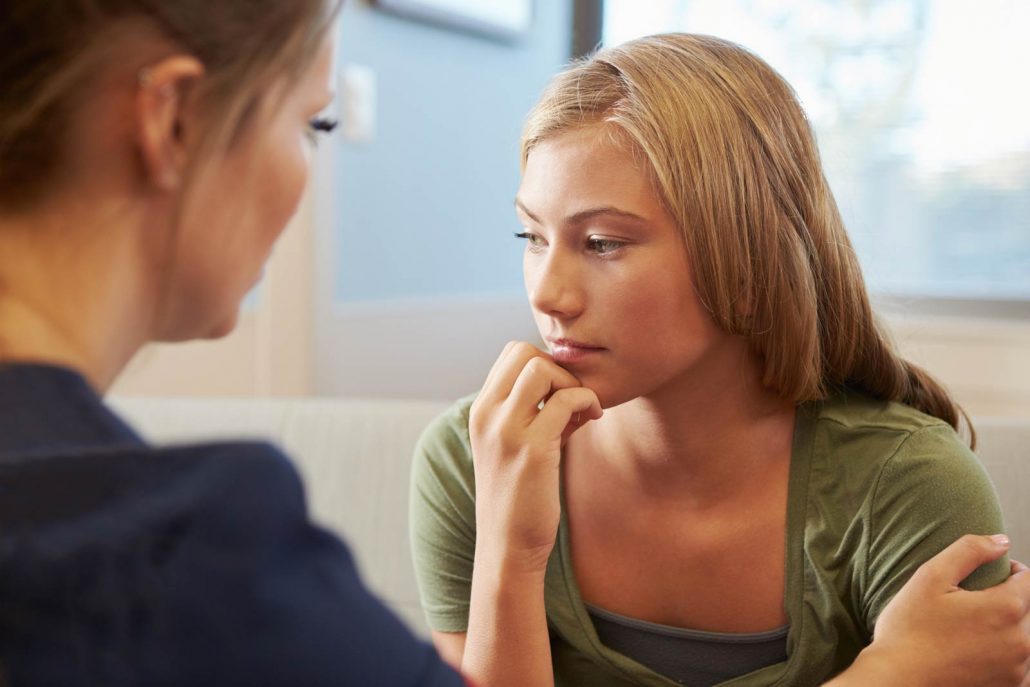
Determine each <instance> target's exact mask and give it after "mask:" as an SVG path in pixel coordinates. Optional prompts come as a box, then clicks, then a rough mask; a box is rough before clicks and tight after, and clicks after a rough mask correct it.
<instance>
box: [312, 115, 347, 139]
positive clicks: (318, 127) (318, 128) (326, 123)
mask: <svg viewBox="0 0 1030 687" xmlns="http://www.w3.org/2000/svg"><path fill="white" fill-rule="evenodd" d="M339 125H340V122H339V121H338V120H336V119H331V118H329V117H315V118H314V119H312V120H311V121H310V122H308V137H309V138H311V140H312V141H317V140H318V136H319V134H331V133H332V132H333V131H335V130H336V127H337V126H339Z"/></svg>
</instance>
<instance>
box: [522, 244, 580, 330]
mask: <svg viewBox="0 0 1030 687" xmlns="http://www.w3.org/2000/svg"><path fill="white" fill-rule="evenodd" d="M576 272H577V270H576V268H575V266H574V265H572V264H571V263H570V261H569V260H567V259H564V258H562V257H561V255H560V254H558V253H556V252H552V253H551V254H550V255H548V256H547V257H546V258H545V259H543V260H541V261H540V262H538V263H536V264H535V265H532V266H529V265H527V269H526V288H527V289H528V291H529V302H530V304H531V305H532V306H533V308H534V309H535V310H537V311H538V312H541V313H544V314H546V315H550V316H552V317H562V318H568V317H575V316H576V315H579V314H580V313H581V312H582V310H583V301H584V297H583V296H584V294H583V289H582V285H581V282H580V276H579V275H578V274H577V273H576Z"/></svg>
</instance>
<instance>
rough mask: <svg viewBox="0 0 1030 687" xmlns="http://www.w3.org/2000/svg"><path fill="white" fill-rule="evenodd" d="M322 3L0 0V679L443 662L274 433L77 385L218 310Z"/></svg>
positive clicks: (380, 678) (396, 668)
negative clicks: (251, 435) (231, 430)
mask: <svg viewBox="0 0 1030 687" xmlns="http://www.w3.org/2000/svg"><path fill="white" fill-rule="evenodd" d="M335 5H336V3H335V2H331V1H330V0H215V1H213V2H212V1H209V2H185V1H177V2H165V1H163V0H47V1H46V2H39V0H7V1H6V2H5V3H4V9H3V12H2V13H0V44H2V45H3V46H4V49H3V51H2V52H0V92H2V94H3V97H2V98H0V684H4V685H11V686H12V687H17V686H19V685H48V686H51V685H112V686H114V685H297V686H301V685H360V686H362V687H365V686H367V685H376V684H380V685H404V686H415V685H434V686H436V685H439V686H440V687H443V686H448V687H457V686H458V685H461V684H463V681H462V679H461V678H460V677H459V676H458V674H457V673H455V672H454V671H453V670H451V669H450V668H448V667H447V666H446V665H445V664H443V663H442V662H441V661H440V659H439V658H438V656H437V654H436V652H434V651H433V650H432V647H430V646H429V645H428V644H425V643H423V642H420V641H417V640H416V639H415V638H414V637H413V636H412V635H411V634H410V633H409V632H408V631H407V630H406V629H405V628H404V627H403V626H402V625H401V623H400V622H399V621H398V620H397V619H396V618H395V617H394V616H393V615H392V614H390V613H389V612H388V611H387V610H386V609H385V608H384V607H383V606H382V605H381V604H380V603H379V602H378V601H376V600H375V599H374V598H373V597H372V596H371V595H370V594H369V593H368V592H367V591H366V590H365V588H364V587H363V586H362V585H361V583H360V581H359V580H358V577H357V573H356V571H355V568H354V565H353V563H352V560H351V558H350V556H349V554H348V553H347V550H346V548H345V547H343V546H342V545H341V544H340V542H339V541H337V540H336V539H335V538H333V537H332V536H330V535H329V534H327V533H325V532H323V531H321V530H320V529H318V528H316V527H315V526H313V525H312V524H311V523H310V521H309V520H308V517H307V513H306V508H305V503H304V498H303V493H302V489H301V486H300V482H299V479H298V476H297V474H296V471H295V470H294V469H293V467H292V466H291V465H290V463H289V462H288V461H287V460H286V458H285V457H284V456H282V454H280V453H279V452H278V451H277V450H275V449H274V448H273V447H271V446H268V445H264V444H257V443H254V444H243V443H236V444H220V445H207V446H186V447H179V448H175V449H160V448H154V447H151V446H148V445H147V444H146V443H144V441H143V440H142V439H141V438H140V437H139V436H138V435H137V434H135V433H134V432H133V431H132V430H131V429H130V428H128V427H127V426H125V425H124V424H123V423H122V422H121V421H120V420H119V419H118V418H117V417H115V416H114V415H113V414H112V413H111V412H110V411H109V410H108V409H107V408H106V407H105V406H104V404H103V402H102V401H101V399H100V398H99V396H98V394H100V393H102V392H103V391H104V390H105V389H107V387H108V386H109V385H110V384H111V381H112V380H113V379H114V377H115V376H116V375H117V374H118V372H119V370H121V369H122V367H123V366H124V365H125V364H126V362H127V361H128V360H129V358H131V357H132V355H133V354H134V353H135V352H136V351H137V350H138V349H139V348H140V346H142V345H143V344H144V343H146V342H148V341H155V340H160V341H176V340H182V339H193V338H206V337H213V336H220V335H222V334H225V333H226V332H228V331H229V330H231V329H232V327H233V323H234V322H235V319H236V312H237V308H238V306H239V303H240V300H241V299H242V298H243V296H244V294H245V293H246V292H247V291H248V290H249V289H250V288H251V286H252V285H253V284H254V282H255V281H256V280H257V279H258V276H259V274H260V272H261V266H262V264H263V263H264V262H265V260H266V258H267V257H268V253H269V251H270V249H271V247H272V244H273V243H274V241H275V240H276V238H277V237H278V236H279V233H280V232H281V231H282V229H283V227H284V226H285V224H286V222H287V220H288V219H289V217H290V215H292V214H293V212H294V209H295V208H296V206H297V203H298V201H299V200H300V196H301V192H302V190H303V188H304V184H305V180H306V178H307V174H308V160H309V157H310V154H311V146H312V138H313V137H314V136H315V135H316V134H317V133H318V132H319V130H321V129H324V128H328V126H329V125H328V124H327V123H326V122H324V121H322V120H320V119H319V116H318V115H319V112H320V111H321V110H323V109H324V108H325V107H326V105H328V103H329V101H330V98H331V96H332V93H331V79H330V73H331V70H330V63H331V60H332V44H331V40H330V37H329V36H330V31H329V27H330V22H331V20H332V17H333V15H334V14H335V12H336V9H335Z"/></svg>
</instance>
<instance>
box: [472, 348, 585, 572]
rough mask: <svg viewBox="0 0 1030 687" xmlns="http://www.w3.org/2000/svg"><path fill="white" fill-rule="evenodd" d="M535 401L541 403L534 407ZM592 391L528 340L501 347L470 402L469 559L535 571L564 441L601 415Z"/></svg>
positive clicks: (552, 513) (548, 531)
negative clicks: (472, 508) (472, 523)
mask: <svg viewBox="0 0 1030 687" xmlns="http://www.w3.org/2000/svg"><path fill="white" fill-rule="evenodd" d="M541 404H542V405H541ZM601 414H602V411H601V404H600V402H599V401H598V400H597V396H596V394H594V392H593V391H591V390H590V389H586V388H584V387H582V386H581V385H580V383H579V380H577V379H576V378H575V377H574V376H573V375H572V374H570V373H569V372H568V371H567V370H565V369H564V368H562V367H560V366H559V365H558V364H556V363H555V362H554V361H553V360H552V359H551V357H550V356H548V355H547V354H545V353H544V352H543V351H541V350H540V349H538V348H536V347H535V346H532V345H530V344H528V343H522V342H512V343H509V344H508V345H507V346H506V347H505V348H504V351H503V352H502V353H501V355H500V357H499V358H498V359H497V362H495V363H494V366H493V369H491V370H490V374H489V375H488V376H487V378H486V382H485V383H484V385H483V389H482V391H481V392H480V393H479V396H478V397H477V398H476V401H475V403H473V404H472V409H471V412H470V415H469V435H470V438H471V441H472V457H473V463H474V465H475V473H476V558H477V565H478V564H479V563H480V561H479V559H480V557H481V555H482V556H483V557H485V558H486V559H488V560H490V561H491V562H492V563H494V564H497V565H502V566H507V565H512V564H513V565H516V566H519V569H520V570H521V571H523V572H534V571H538V572H540V573H542V572H543V571H544V569H545V568H546V565H547V559H548V557H549V556H550V553H551V549H552V548H553V547H554V541H555V537H556V536H557V531H558V520H559V517H560V512H561V508H560V504H559V493H558V478H559V474H560V470H559V461H560V457H561V449H562V446H563V445H564V443H565V440H566V439H567V438H568V437H569V436H570V435H571V434H572V433H573V432H575V431H576V430H577V429H579V428H580V427H581V426H583V425H584V424H586V423H587V422H589V421H590V420H596V419H597V418H599V417H601Z"/></svg>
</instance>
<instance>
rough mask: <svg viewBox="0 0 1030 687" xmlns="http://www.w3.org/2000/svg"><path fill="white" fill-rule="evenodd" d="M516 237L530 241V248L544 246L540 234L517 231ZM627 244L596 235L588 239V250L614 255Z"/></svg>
mask: <svg viewBox="0 0 1030 687" xmlns="http://www.w3.org/2000/svg"><path fill="white" fill-rule="evenodd" d="M515 238H517V239H524V240H526V241H528V242H529V249H530V250H539V249H540V248H542V247H543V246H542V245H541V242H542V239H541V238H540V237H539V236H538V235H536V234H534V233H532V232H529V231H522V232H516V233H515ZM625 245H626V244H625V243H623V242H622V241H616V240H614V239H600V238H597V237H594V236H591V237H590V238H588V239H587V248H588V250H590V252H592V253H594V254H595V255H597V256H598V257H602V258H603V257H607V256H609V255H612V254H613V253H615V252H617V251H618V250H619V249H620V248H622V247H623V246H625ZM599 248H607V249H608V250H598V249H599Z"/></svg>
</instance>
